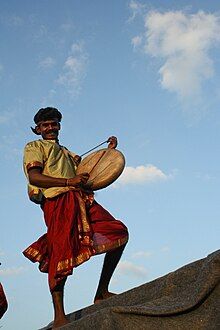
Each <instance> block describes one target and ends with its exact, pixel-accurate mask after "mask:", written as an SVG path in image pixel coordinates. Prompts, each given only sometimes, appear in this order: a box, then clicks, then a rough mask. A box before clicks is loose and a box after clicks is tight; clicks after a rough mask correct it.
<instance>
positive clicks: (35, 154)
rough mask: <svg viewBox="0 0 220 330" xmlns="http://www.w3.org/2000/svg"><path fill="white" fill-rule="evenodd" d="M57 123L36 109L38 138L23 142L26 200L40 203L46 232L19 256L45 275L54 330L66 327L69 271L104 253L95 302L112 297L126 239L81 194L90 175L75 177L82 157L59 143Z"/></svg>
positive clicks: (49, 111)
mask: <svg viewBox="0 0 220 330" xmlns="http://www.w3.org/2000/svg"><path fill="white" fill-rule="evenodd" d="M61 119H62V115H61V113H60V112H59V111H58V110H57V109H56V108H52V107H48V108H42V109H40V110H39V111H38V112H37V114H36V115H35V116H34V121H35V124H36V126H35V128H32V131H33V132H34V133H35V134H37V135H41V139H39V140H35V141H32V142H30V143H28V144H27V145H26V147H25V150H24V171H25V174H26V176H27V179H28V193H29V197H30V199H31V200H32V201H33V202H35V203H37V204H40V206H41V208H42V210H43V212H44V219H45V223H46V226H47V233H46V234H44V235H43V236H41V237H40V238H39V239H38V240H37V241H36V242H34V243H33V244H31V245H30V246H29V247H28V248H27V249H26V250H25V251H24V252H23V253H24V255H25V256H26V257H27V258H29V259H30V260H31V261H33V262H39V264H40V266H39V268H40V270H41V271H42V272H47V273H48V282H49V288H50V291H51V294H52V298H53V306H54V323H53V329H56V328H58V327H60V326H62V325H64V324H67V323H68V320H67V318H66V315H65V312H64V306H63V291H64V285H65V282H66V278H67V276H68V275H70V274H72V271H73V268H74V267H77V266H79V265H80V264H82V263H83V262H85V261H87V260H88V259H89V258H90V257H91V256H93V255H96V254H100V253H105V252H106V255H105V259H104V264H103V269H102V272H101V277H100V280H99V284H98V288H97V292H96V294H95V298H94V302H95V303H96V302H99V301H100V300H103V299H106V298H109V297H110V296H112V295H113V293H111V292H109V289H108V286H109V282H110V279H111V277H112V274H113V272H114V270H115V268H116V266H117V264H118V262H119V260H120V258H121V255H122V253H123V250H124V247H125V245H126V243H127V240H128V231H127V228H126V226H125V225H124V224H123V223H122V222H121V221H119V220H116V219H115V218H114V217H113V216H112V215H111V214H110V213H109V212H108V211H106V210H105V209H104V208H103V207H102V206H101V205H99V204H98V203H97V202H96V201H95V200H94V196H93V195H94V194H93V192H91V191H89V192H88V191H87V190H86V189H85V187H84V185H85V184H86V182H87V180H88V178H89V174H88V173H82V174H79V175H77V174H76V168H77V166H78V165H79V163H80V161H81V158H80V157H79V156H78V155H76V154H74V153H72V152H70V151H69V150H68V149H66V148H65V147H63V146H61V145H60V144H59V140H58V136H59V131H60V122H61ZM108 141H109V145H108V147H109V148H116V147H117V139H116V137H113V136H112V137H110V138H109V139H108Z"/></svg>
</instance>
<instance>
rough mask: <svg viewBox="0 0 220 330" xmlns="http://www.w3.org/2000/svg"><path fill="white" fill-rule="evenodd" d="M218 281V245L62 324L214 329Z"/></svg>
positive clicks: (134, 329)
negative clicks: (201, 255)
mask: <svg viewBox="0 0 220 330" xmlns="http://www.w3.org/2000/svg"><path fill="white" fill-rule="evenodd" d="M219 284H220V250H218V251H216V252H214V253H212V254H210V255H208V256H207V257H206V258H204V259H201V260H198V261H195V262H193V263H190V264H188V265H186V266H184V267H182V268H180V269H178V270H176V271H174V272H172V273H169V274H167V275H165V276H163V277H161V278H158V279H156V280H154V281H152V282H149V283H146V284H144V285H141V286H139V287H137V288H134V289H132V290H129V291H127V292H124V293H122V294H119V295H117V296H113V297H111V298H109V299H107V300H104V301H102V302H101V303H99V304H96V305H92V306H89V307H86V308H84V309H81V310H78V311H76V312H74V313H72V314H69V315H68V317H69V318H70V320H71V323H70V324H68V325H66V326H63V327H61V328H60V329H62V330H71V329H73V330H91V329H99V330H121V329H125V330H144V329H146V330H148V329H149V330H169V329H170V330H189V329H192V330H218V329H220V303H219V301H220V300H219V298H220V285H219ZM50 326H51V325H49V326H47V327H45V328H44V329H42V330H46V329H50Z"/></svg>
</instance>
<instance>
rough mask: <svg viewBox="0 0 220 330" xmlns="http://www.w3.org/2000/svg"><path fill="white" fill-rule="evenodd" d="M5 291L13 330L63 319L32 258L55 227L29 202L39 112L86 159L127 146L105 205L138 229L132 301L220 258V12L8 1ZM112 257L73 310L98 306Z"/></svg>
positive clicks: (127, 283) (81, 271)
mask: <svg viewBox="0 0 220 330" xmlns="http://www.w3.org/2000/svg"><path fill="white" fill-rule="evenodd" d="M0 38H1V46H0V95H1V97H0V136H1V139H0V151H1V162H0V173H1V195H0V201H1V227H0V228H1V230H0V261H1V263H2V265H1V266H0V281H1V283H2V284H3V286H4V289H5V292H6V295H7V298H8V302H9V309H8V311H7V313H6V314H5V316H4V317H3V318H2V319H1V320H0V327H2V329H4V330H13V329H22V330H30V329H39V328H41V327H43V326H45V325H46V324H48V323H49V322H50V321H51V320H52V319H53V308H52V302H51V296H50V293H49V290H48V285H47V276H46V275H45V274H42V273H40V272H39V270H38V267H37V264H32V263H30V262H29V260H27V259H26V258H25V257H24V256H23V255H22V251H23V250H24V249H25V248H26V247H27V246H29V245H30V244H31V243H32V242H34V241H35V240H37V238H38V237H40V236H41V235H42V234H43V233H44V232H45V231H46V227H45V224H44V220H43V215H42V211H41V210H40V208H39V207H38V206H37V205H35V204H33V203H31V202H30V201H29V199H28V196H27V188H26V179H25V176H24V173H23V168H22V166H23V165H22V158H23V148H24V146H25V144H26V143H27V142H29V141H32V140H34V139H36V136H34V135H33V133H32V132H31V130H30V126H31V125H32V126H33V117H34V114H35V113H36V112H37V110H38V109H39V108H41V107H46V106H53V107H56V108H58V109H59V110H60V111H61V112H62V114H63V120H62V131H61V133H60V143H61V144H62V145H65V146H66V147H67V148H69V149H70V150H72V151H73V152H75V153H77V154H82V153H83V152H85V151H87V150H88V149H90V148H92V147H93V146H95V145H97V144H99V143H101V142H102V141H105V140H106V139H107V138H108V137H109V136H111V135H115V136H117V137H118V140H119V145H118V149H119V150H120V151H121V152H122V153H123V154H124V156H125V158H126V166H125V169H124V172H123V173H122V175H121V176H120V177H119V179H118V180H117V181H115V182H114V183H113V184H112V185H110V186H109V187H107V188H105V189H102V190H99V191H98V192H97V193H96V199H97V201H98V202H99V203H101V204H102V205H103V206H104V207H105V208H107V209H108V210H109V211H110V212H111V213H112V214H113V215H114V216H115V217H116V218H117V219H121V220H123V222H124V223H125V224H126V225H127V226H128V228H129V232H130V240H129V243H128V245H127V247H126V250H125V252H124V254H123V256H122V259H121V262H120V264H119V265H118V268H117V270H116V272H115V274H114V276H113V278H112V281H111V286H110V289H111V291H114V292H116V293H121V292H124V291H127V290H130V289H132V288H134V287H137V286H139V285H141V284H143V283H147V282H149V281H152V280H154V279H156V278H158V277H160V276H163V275H165V274H168V273H169V272H172V271H175V270H176V269H178V268H180V267H182V266H184V265H186V264H188V263H191V262H193V261H195V260H198V259H201V258H204V257H206V256H207V255H208V254H210V253H212V252H214V251H216V250H217V249H218V248H219V235H220V233H219V231H220V226H219V218H220V203H219V191H220V170H219V164H220V153H219V141H220V107H219V103H220V82H219V81H220V80H219V77H220V12H219V2H218V1H215V0H213V1H204V0H200V1H196V0H193V1H186V0H180V1H172V0H170V1H159V0H154V1H144V0H142V1H136V0H130V1H129V0H111V1H107V0H106V1H104V0H102V1H101V0H93V1H90V0H83V1H82V0H72V1H71V0H62V1H61V0H53V1H52V0H44V1H43V0H41V1H40V0H39V1H34V0H26V1H25V0H20V1H16V0H8V1H0ZM102 262H103V255H101V256H96V257H94V258H92V259H91V260H90V261H88V262H86V263H84V264H83V265H81V266H80V267H78V268H77V269H75V270H74V274H73V275H72V276H71V277H69V278H68V282H67V285H66V288H65V308H66V312H67V313H70V312H73V311H75V310H77V309H80V308H83V307H85V306H89V305H91V304H92V303H93V297H94V294H95V291H96V287H97V283H98V279H99V274H100V271H101V267H102Z"/></svg>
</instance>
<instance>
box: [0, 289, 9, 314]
mask: <svg viewBox="0 0 220 330" xmlns="http://www.w3.org/2000/svg"><path fill="white" fill-rule="evenodd" d="M7 309H8V302H7V299H6V296H5V293H4V290H3V287H2V285H1V283H0V319H1V318H2V316H3V315H4V314H5V312H6V311H7Z"/></svg>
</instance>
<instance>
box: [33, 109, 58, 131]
mask: <svg viewBox="0 0 220 330" xmlns="http://www.w3.org/2000/svg"><path fill="white" fill-rule="evenodd" d="M54 118H56V119H58V121H59V122H61V119H62V114H61V113H60V112H59V110H58V109H56V108H52V107H47V108H41V109H39V110H38V112H37V113H36V115H35V116H34V122H35V124H36V125H38V124H39V122H41V121H45V120H51V119H54ZM31 130H32V132H33V133H35V134H37V135H39V133H37V131H36V127H35V128H33V127H31Z"/></svg>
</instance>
